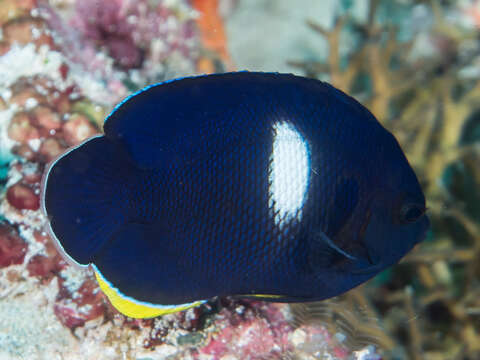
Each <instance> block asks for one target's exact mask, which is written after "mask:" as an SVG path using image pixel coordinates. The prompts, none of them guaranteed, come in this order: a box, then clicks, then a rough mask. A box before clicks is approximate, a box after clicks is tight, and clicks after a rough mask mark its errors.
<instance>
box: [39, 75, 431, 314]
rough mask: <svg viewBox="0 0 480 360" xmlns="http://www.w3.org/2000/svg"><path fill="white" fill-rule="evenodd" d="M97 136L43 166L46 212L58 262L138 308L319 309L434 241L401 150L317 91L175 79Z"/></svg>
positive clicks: (304, 82)
mask: <svg viewBox="0 0 480 360" xmlns="http://www.w3.org/2000/svg"><path fill="white" fill-rule="evenodd" d="M104 129H105V136H100V137H96V138H94V139H91V140H89V141H87V142H85V143H84V144H83V145H81V146H79V147H78V148H76V149H74V150H71V151H70V152H68V153H67V154H66V155H64V156H63V157H61V158H60V159H59V160H58V161H57V162H55V163H54V164H53V166H52V167H51V169H50V172H49V174H48V176H47V179H46V185H45V194H44V206H45V210H46V212H47V215H48V216H49V218H50V221H51V228H52V231H53V233H54V234H55V236H56V238H57V239H58V241H59V243H60V245H61V247H63V249H64V251H65V253H66V254H67V255H68V256H69V257H71V258H72V259H73V260H75V261H76V262H78V263H80V264H89V263H94V264H95V265H96V266H97V267H98V269H99V270H100V271H101V273H102V274H103V275H104V277H105V278H106V279H108V281H110V282H111V283H112V284H113V286H115V287H116V288H118V289H119V290H120V291H121V292H122V293H123V294H125V295H127V296H130V297H132V298H134V299H137V300H141V301H145V302H149V303H154V304H182V303H188V302H191V301H195V300H202V299H209V298H211V297H214V296H225V295H242V296H245V295H252V294H265V295H278V296H279V298H277V299H273V300H275V301H313V300H320V299H325V298H329V297H332V296H336V295H339V294H341V293H343V292H345V291H347V290H349V289H351V288H353V287H355V286H357V285H359V284H360V283H362V282H364V281H366V280H367V279H369V278H371V277H373V276H374V275H376V274H377V273H378V272H379V271H381V270H383V269H385V268H386V267H389V266H391V265H392V264H394V263H396V262H398V260H399V259H400V258H401V257H403V256H404V255H405V254H406V253H407V252H408V251H409V250H410V249H412V247H413V246H414V245H415V244H416V243H418V242H419V241H421V240H422V239H423V238H424V236H425V232H426V230H427V228H428V224H429V222H428V218H427V217H426V216H425V215H424V209H425V199H424V196H423V193H422V190H421V188H420V186H419V183H418V181H417V178H416V176H415V174H414V172H413V170H412V169H411V167H410V165H409V164H408V162H407V160H406V158H405V156H404V154H403V152H402V150H401V149H400V146H399V145H398V143H397V141H396V140H395V138H394V137H393V136H392V135H391V134H390V133H389V132H388V131H387V130H385V129H384V128H383V127H382V126H381V125H380V124H379V123H378V121H377V120H376V119H375V118H374V116H373V115H372V114H371V113H370V112H369V111H368V110H367V109H365V108H364V107H363V106H362V105H361V104H359V103H358V102H357V101H355V100H354V99H353V98H351V97H349V96H348V95H346V94H344V93H342V92H341V91H339V90H337V89H335V88H334V87H332V86H330V85H328V84H326V83H323V82H320V81H317V80H313V79H307V78H303V77H298V76H293V75H285V74H273V73H252V72H239V73H228V74H215V75H208V76H200V77H193V78H184V79H180V80H175V81H171V82H167V83H163V84H159V85H155V86H151V87H149V88H147V89H145V90H144V91H142V92H139V93H138V94H135V95H134V96H132V97H130V98H128V99H127V100H126V101H125V102H123V103H122V104H121V105H120V106H118V107H117V108H116V109H115V111H114V112H113V113H112V114H111V115H110V116H109V117H108V118H107V120H106V122H105V125H104ZM302 164H303V165H302ZM275 169H276V170H275ZM279 169H280V170H279ZM282 169H286V171H284V170H282ZM289 179H290V180H292V181H290V180H289ZM279 184H280V185H281V186H280V185H279ZM282 186H283V187H282ZM279 189H283V190H282V191H281V190H279ZM299 189H304V191H303V190H302V191H300V192H299ZM297 192H299V193H298V194H297ZM299 197H301V199H299ZM292 204H293V205H292ZM285 209H287V210H285ZM292 209H293V210H292ZM266 300H272V299H271V298H266Z"/></svg>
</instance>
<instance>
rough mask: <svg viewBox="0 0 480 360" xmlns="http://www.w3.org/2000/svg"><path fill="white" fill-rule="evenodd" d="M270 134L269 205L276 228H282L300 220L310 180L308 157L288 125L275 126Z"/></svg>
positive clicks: (304, 145) (303, 144) (304, 143)
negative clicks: (271, 140) (273, 215)
mask: <svg viewBox="0 0 480 360" xmlns="http://www.w3.org/2000/svg"><path fill="white" fill-rule="evenodd" d="M273 134H274V135H273V146H272V154H271V156H270V166H269V204H268V205H269V207H270V208H271V209H273V212H274V214H275V218H274V220H275V224H277V225H279V226H283V225H284V224H285V223H288V222H289V221H291V220H293V219H296V220H297V221H299V220H301V218H302V207H303V204H304V203H305V200H306V195H307V189H308V183H309V177H310V156H309V148H308V143H307V141H306V140H305V139H304V138H303V136H302V135H301V134H300V133H299V132H298V131H297V129H296V128H295V127H294V126H293V125H292V124H291V123H288V122H286V121H283V122H278V123H275V124H274V125H273Z"/></svg>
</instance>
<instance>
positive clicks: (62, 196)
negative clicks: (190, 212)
mask: <svg viewBox="0 0 480 360" xmlns="http://www.w3.org/2000/svg"><path fill="white" fill-rule="evenodd" d="M134 172H135V168H134V167H133V165H131V164H130V162H129V161H128V160H127V157H126V156H124V153H123V151H122V149H121V147H120V146H119V145H117V144H116V143H114V142H112V141H110V140H108V139H107V138H105V137H104V136H97V137H94V138H90V139H89V140H87V141H86V142H84V143H83V144H81V145H79V146H78V147H76V148H74V149H72V150H70V151H68V152H66V153H65V154H63V155H62V156H61V157H60V158H58V159H57V160H56V161H55V162H54V163H52V165H51V166H50V168H49V170H48V171H47V173H46V176H45V179H44V185H43V197H42V207H43V210H44V212H45V213H46V215H47V216H48V218H49V220H50V228H51V232H52V234H53V235H54V238H55V239H56V241H57V242H58V245H59V247H60V249H61V250H63V252H64V253H65V255H66V256H67V257H68V258H70V259H71V260H73V261H74V262H75V263H77V264H80V265H88V264H89V263H90V262H91V261H92V258H93V257H94V255H95V254H96V253H98V251H100V249H101V248H102V247H103V246H104V245H105V243H106V242H107V241H108V240H109V239H110V238H111V235H112V234H113V233H114V232H115V231H117V230H118V229H119V228H120V227H121V225H122V224H123V223H124V222H125V221H126V220H127V217H128V201H127V199H128V196H127V192H128V188H129V184H130V180H131V179H133V178H134ZM132 175H133V176H132Z"/></svg>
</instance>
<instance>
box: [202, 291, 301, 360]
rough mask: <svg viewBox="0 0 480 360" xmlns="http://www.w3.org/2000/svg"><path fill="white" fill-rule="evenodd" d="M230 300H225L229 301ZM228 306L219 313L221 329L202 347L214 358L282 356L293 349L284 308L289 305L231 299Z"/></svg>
mask: <svg viewBox="0 0 480 360" xmlns="http://www.w3.org/2000/svg"><path fill="white" fill-rule="evenodd" d="M225 301H226V300H224V302H225ZM227 304H228V307H227V308H225V309H223V310H222V311H220V312H219V313H218V315H216V319H215V323H216V327H217V329H219V330H217V331H214V332H212V333H211V334H210V336H209V338H210V341H209V342H208V343H207V344H206V345H205V346H204V347H202V348H201V349H200V350H199V353H200V354H204V355H210V356H212V357H213V358H214V359H220V358H222V357H224V356H228V355H230V356H233V355H235V356H236V357H237V358H239V359H252V360H255V359H265V358H274V357H276V358H281V355H282V354H285V353H287V352H288V351H290V350H291V346H292V345H291V343H290V342H289V340H288V334H289V333H290V332H291V331H292V327H291V326H290V324H289V323H288V322H287V321H286V319H285V316H284V315H283V313H282V311H281V309H282V307H283V308H285V305H277V304H266V303H262V302H258V301H243V302H241V303H240V304H239V303H235V302H229V301H228V302H227Z"/></svg>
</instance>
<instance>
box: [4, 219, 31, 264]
mask: <svg viewBox="0 0 480 360" xmlns="http://www.w3.org/2000/svg"><path fill="white" fill-rule="evenodd" d="M27 248H28V245H27V243H26V242H25V241H24V240H23V239H22V238H21V237H20V236H19V235H18V233H17V232H16V230H15V229H14V228H13V227H11V226H10V225H7V224H5V223H1V222H0V268H4V267H7V266H10V265H14V264H21V263H22V262H23V259H24V258H25V254H26V252H27Z"/></svg>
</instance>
